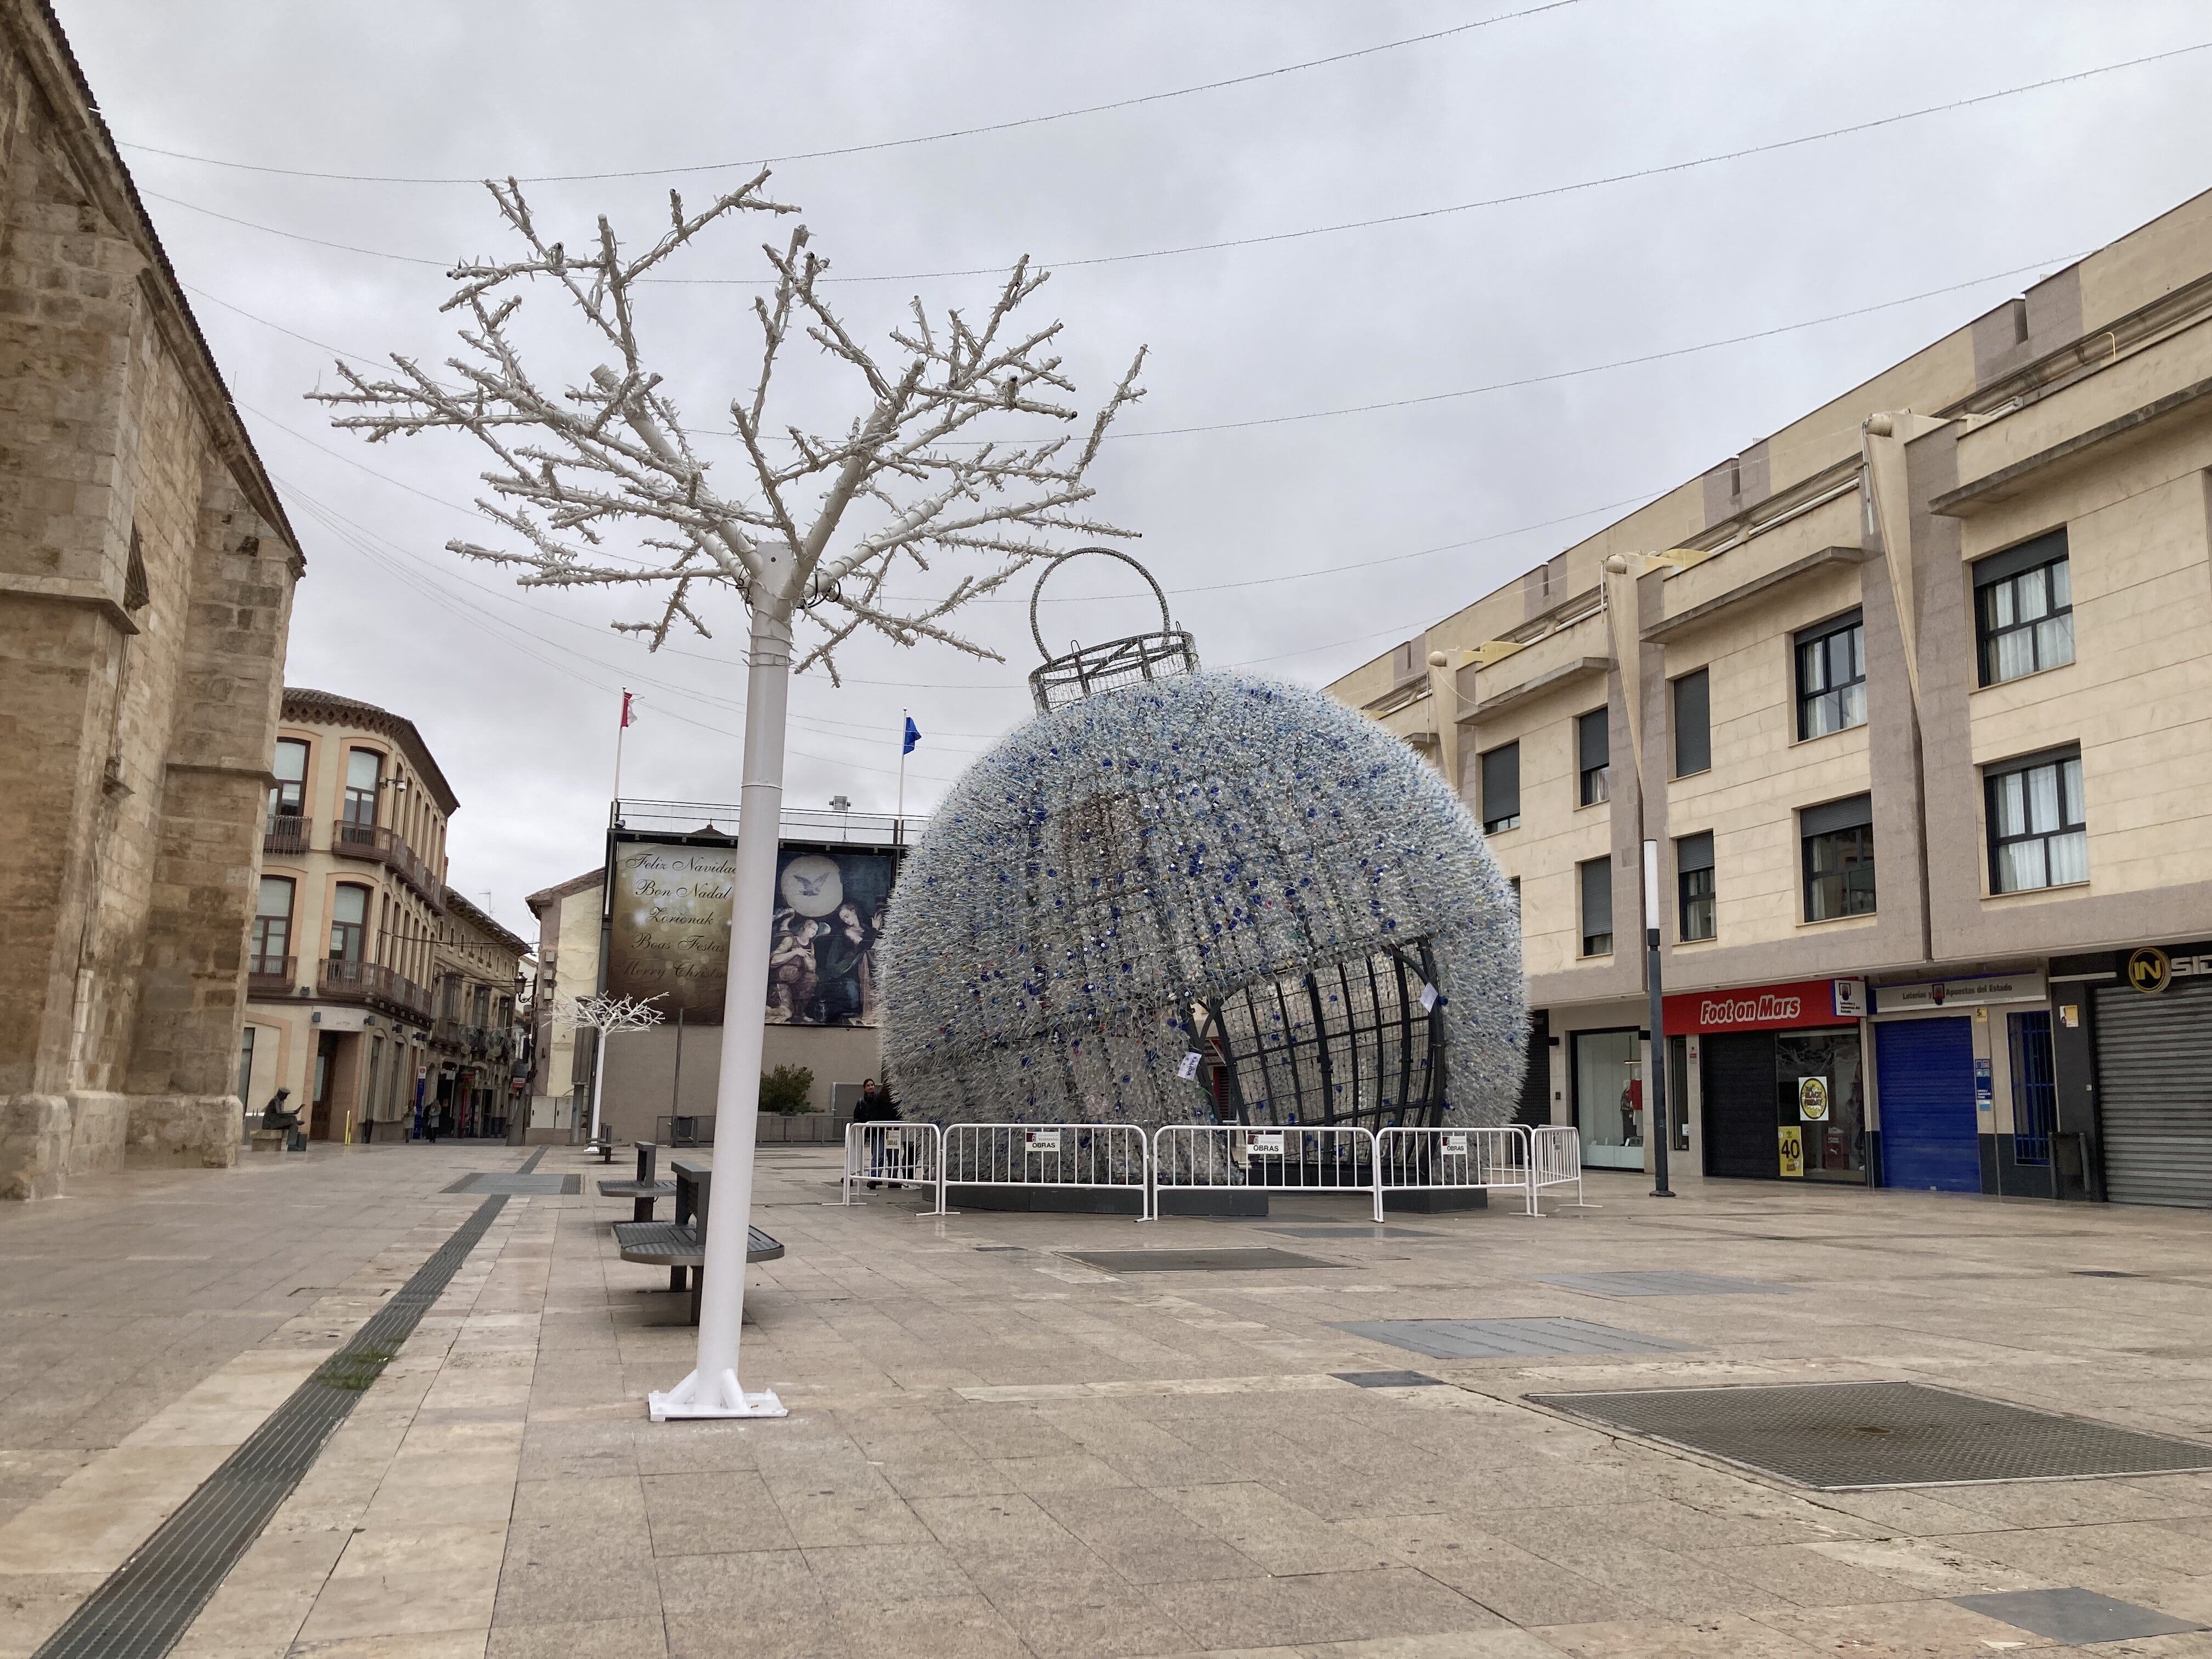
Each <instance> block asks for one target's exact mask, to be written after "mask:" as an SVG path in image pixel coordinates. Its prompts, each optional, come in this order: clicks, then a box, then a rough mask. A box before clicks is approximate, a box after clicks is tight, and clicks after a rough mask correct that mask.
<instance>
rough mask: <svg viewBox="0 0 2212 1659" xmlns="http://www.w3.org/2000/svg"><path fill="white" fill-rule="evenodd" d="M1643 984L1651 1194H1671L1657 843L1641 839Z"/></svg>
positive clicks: (1645, 1095) (1645, 1083)
mask: <svg viewBox="0 0 2212 1659" xmlns="http://www.w3.org/2000/svg"><path fill="white" fill-rule="evenodd" d="M1644 990H1645V994H1647V995H1648V996H1649V997H1650V1004H1651V1010H1650V1021H1651V1059H1650V1062H1649V1063H1648V1064H1647V1065H1646V1066H1645V1067H1644V1070H1645V1071H1646V1072H1647V1073H1649V1075H1648V1076H1647V1077H1646V1078H1645V1079H1644V1100H1645V1103H1647V1104H1648V1105H1649V1106H1650V1109H1651V1110H1650V1119H1651V1196H1652V1197H1654V1198H1672V1197H1674V1190H1673V1188H1669V1187H1668V1185H1667V1140H1668V1137H1667V1009H1666V1003H1665V1000H1664V996H1663V989H1662V986H1661V985H1660V982H1659V843H1658V842H1656V841H1647V842H1644Z"/></svg>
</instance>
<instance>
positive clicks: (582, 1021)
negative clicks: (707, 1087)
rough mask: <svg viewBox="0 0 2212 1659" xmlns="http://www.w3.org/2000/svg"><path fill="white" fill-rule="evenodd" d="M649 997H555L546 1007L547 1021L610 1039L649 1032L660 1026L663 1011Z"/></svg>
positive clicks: (564, 995)
mask: <svg viewBox="0 0 2212 1659" xmlns="http://www.w3.org/2000/svg"><path fill="white" fill-rule="evenodd" d="M659 1000H660V999H659V997H658V996H650V997H611V996H587V997H580V996H571V995H568V994H562V995H561V996H556V997H555V998H554V999H553V1000H551V1001H550V1002H548V1003H547V1004H546V1005H545V1017H546V1018H548V1019H550V1020H551V1021H552V1022H553V1023H554V1024H556V1025H558V1026H560V1027H562V1029H563V1030H570V1031H599V1032H601V1033H603V1034H605V1035H606V1036H618V1035H620V1034H621V1033H623V1032H625V1031H649V1030H652V1029H653V1027H654V1026H656V1025H658V1024H660V1023H661V1014H660V1010H659V1009H658V1008H656V1007H654V1006H653V1004H654V1003H656V1002H658V1001H659Z"/></svg>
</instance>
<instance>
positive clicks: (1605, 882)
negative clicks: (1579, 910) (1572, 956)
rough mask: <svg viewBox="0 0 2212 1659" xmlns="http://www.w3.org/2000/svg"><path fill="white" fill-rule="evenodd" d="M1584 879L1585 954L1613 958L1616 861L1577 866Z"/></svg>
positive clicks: (1601, 860)
mask: <svg viewBox="0 0 2212 1659" xmlns="http://www.w3.org/2000/svg"><path fill="white" fill-rule="evenodd" d="M1575 867H1576V870H1577V872H1578V873H1579V875H1580V878H1581V886H1582V901H1583V955H1584V956H1586V957H1604V956H1611V955H1612V954H1613V860H1611V859H1609V858H1606V859H1590V860H1586V861H1585V862H1583V863H1582V864H1579V865H1577V866H1575Z"/></svg>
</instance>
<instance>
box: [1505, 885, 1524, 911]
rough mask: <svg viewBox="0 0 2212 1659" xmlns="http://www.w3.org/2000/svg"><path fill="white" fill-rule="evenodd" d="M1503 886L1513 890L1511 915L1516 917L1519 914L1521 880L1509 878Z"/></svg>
mask: <svg viewBox="0 0 2212 1659" xmlns="http://www.w3.org/2000/svg"><path fill="white" fill-rule="evenodd" d="M1505 884H1506V885H1507V886H1508V887H1510V888H1511V889H1512V890H1513V914H1514V915H1516V916H1517V915H1520V914H1521V878H1520V877H1518V876H1510V877H1508V878H1506V882H1505Z"/></svg>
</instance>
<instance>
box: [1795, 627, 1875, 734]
mask: <svg viewBox="0 0 2212 1659" xmlns="http://www.w3.org/2000/svg"><path fill="white" fill-rule="evenodd" d="M1796 643H1797V735H1798V737H1800V738H1819V737H1825V736H1826V735H1827V734H1828V733H1829V732H1841V731H1843V730H1844V728H1845V727H1846V726H1864V725H1865V724H1866V626H1865V624H1864V623H1863V622H1862V621H1861V620H1860V618H1859V613H1858V612H1857V611H1852V612H1851V613H1850V615H1849V616H1848V617H1837V618H1836V619H1835V620H1834V621H1833V622H1825V623H1821V624H1820V626H1819V627H1818V628H1808V629H1806V630H1805V631H1804V632H1803V633H1802V634H1800V635H1797V641H1796Z"/></svg>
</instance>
